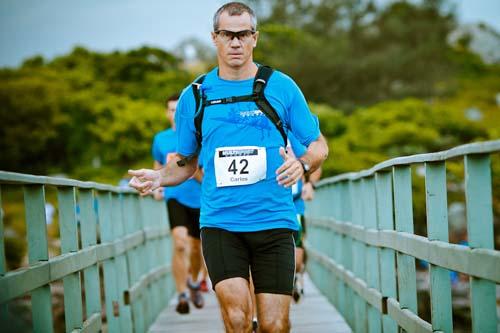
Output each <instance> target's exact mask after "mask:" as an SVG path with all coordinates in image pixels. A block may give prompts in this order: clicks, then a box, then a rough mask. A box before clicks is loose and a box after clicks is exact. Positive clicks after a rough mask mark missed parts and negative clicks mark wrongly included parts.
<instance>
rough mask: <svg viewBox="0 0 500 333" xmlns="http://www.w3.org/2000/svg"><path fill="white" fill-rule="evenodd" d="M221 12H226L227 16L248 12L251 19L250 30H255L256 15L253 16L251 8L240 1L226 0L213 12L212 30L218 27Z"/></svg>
mask: <svg viewBox="0 0 500 333" xmlns="http://www.w3.org/2000/svg"><path fill="white" fill-rule="evenodd" d="M223 12H227V13H228V14H229V16H235V15H241V14H243V13H248V15H250V18H251V20H252V30H254V31H255V30H257V17H256V16H255V13H254V11H253V10H252V8H250V7H248V6H247V5H245V4H244V3H241V2H228V3H226V4H225V5H223V6H222V7H220V8H219V9H218V10H217V11H216V12H215V14H214V31H217V30H218V29H219V19H220V16H221V14H222V13H223Z"/></svg>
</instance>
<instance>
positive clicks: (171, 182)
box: [160, 154, 198, 186]
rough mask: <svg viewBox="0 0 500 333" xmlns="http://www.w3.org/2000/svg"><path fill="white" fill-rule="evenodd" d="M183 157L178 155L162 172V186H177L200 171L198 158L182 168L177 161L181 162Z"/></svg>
mask: <svg viewBox="0 0 500 333" xmlns="http://www.w3.org/2000/svg"><path fill="white" fill-rule="evenodd" d="M181 159H182V156H181V155H179V154H176V155H175V156H174V157H173V158H172V159H171V160H170V161H169V162H168V163H167V165H166V166H165V167H164V168H163V169H161V170H160V175H161V185H162V186H175V185H178V184H180V183H182V182H183V181H185V180H187V179H189V178H190V177H191V176H193V174H194V173H195V172H196V170H197V169H198V157H195V158H193V159H191V160H189V161H188V162H187V163H186V165H185V166H183V167H180V166H178V165H177V161H179V160H181Z"/></svg>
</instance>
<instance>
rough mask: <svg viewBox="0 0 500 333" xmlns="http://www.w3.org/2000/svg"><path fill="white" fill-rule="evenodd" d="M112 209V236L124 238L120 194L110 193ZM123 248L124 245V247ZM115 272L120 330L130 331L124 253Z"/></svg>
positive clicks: (118, 259) (130, 321)
mask: <svg viewBox="0 0 500 333" xmlns="http://www.w3.org/2000/svg"><path fill="white" fill-rule="evenodd" d="M111 200H112V210H111V226H112V228H113V233H114V238H115V239H117V238H118V239H121V240H124V239H125V238H124V236H125V226H124V222H125V221H124V218H123V207H122V195H121V194H117V193H113V194H111ZM124 248H125V247H124ZM115 261H116V274H117V276H118V277H119V278H118V279H117V285H116V287H117V298H118V303H119V307H120V317H119V322H120V332H123V333H127V332H132V313H131V308H130V306H129V305H125V301H124V291H125V290H127V289H128V288H129V286H130V283H129V280H128V272H127V260H126V256H125V253H120V254H119V255H118V256H117V257H116V259H115Z"/></svg>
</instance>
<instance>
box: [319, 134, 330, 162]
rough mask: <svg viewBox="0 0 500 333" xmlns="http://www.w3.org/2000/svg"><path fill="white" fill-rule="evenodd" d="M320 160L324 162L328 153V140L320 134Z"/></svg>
mask: <svg viewBox="0 0 500 333" xmlns="http://www.w3.org/2000/svg"><path fill="white" fill-rule="evenodd" d="M320 142H321V148H322V149H321V162H324V161H325V160H326V159H327V158H328V153H329V148H328V141H326V138H325V137H324V136H323V135H321V139H320Z"/></svg>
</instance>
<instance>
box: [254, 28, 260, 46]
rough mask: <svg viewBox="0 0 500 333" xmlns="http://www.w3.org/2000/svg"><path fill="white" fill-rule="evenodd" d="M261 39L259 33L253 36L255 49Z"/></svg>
mask: <svg viewBox="0 0 500 333" xmlns="http://www.w3.org/2000/svg"><path fill="white" fill-rule="evenodd" d="M258 39H259V32H258V31H256V32H255V34H254V35H253V47H256V46H257V40H258Z"/></svg>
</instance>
